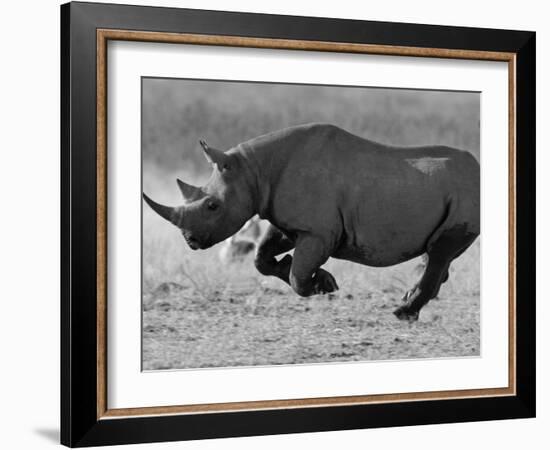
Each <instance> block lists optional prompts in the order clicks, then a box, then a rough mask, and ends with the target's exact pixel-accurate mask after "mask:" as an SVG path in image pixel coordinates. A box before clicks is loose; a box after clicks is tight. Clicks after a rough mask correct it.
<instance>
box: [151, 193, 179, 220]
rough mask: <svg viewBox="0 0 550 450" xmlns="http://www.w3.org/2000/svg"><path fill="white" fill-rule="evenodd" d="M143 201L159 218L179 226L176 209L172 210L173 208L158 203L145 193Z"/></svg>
mask: <svg viewBox="0 0 550 450" xmlns="http://www.w3.org/2000/svg"><path fill="white" fill-rule="evenodd" d="M143 199H144V200H145V201H146V202H147V204H148V205H149V206H150V207H151V209H152V210H153V211H155V212H156V213H157V214H158V215H159V216H161V217H162V218H164V219H166V220H168V221H169V222H171V223H173V224H174V225H177V222H178V221H177V214H176V208H172V207H171V206H164V205H161V204H160V203H157V202H155V201H153V200H151V199H150V198H149V197H147V195H145V193H143Z"/></svg>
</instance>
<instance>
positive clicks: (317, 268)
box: [290, 236, 338, 297]
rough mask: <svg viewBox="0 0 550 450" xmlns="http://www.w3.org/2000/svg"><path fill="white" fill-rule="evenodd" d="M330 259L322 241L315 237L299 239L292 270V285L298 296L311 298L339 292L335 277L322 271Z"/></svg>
mask: <svg viewBox="0 0 550 450" xmlns="http://www.w3.org/2000/svg"><path fill="white" fill-rule="evenodd" d="M328 257H329V250H328V246H327V245H326V244H325V242H323V240H322V239H320V238H318V237H315V236H300V237H299V238H298V240H297V242H296V249H295V250H294V257H293V259H292V266H291V268H290V285H291V286H292V289H294V291H295V292H296V293H297V294H298V295H300V296H302V297H309V296H311V295H316V294H326V293H329V292H334V291H336V290H338V285H337V284H336V280H335V279H334V277H333V276H332V275H331V274H330V273H329V272H327V271H326V270H323V269H321V266H322V265H323V264H324V263H325V262H326V261H327V259H328Z"/></svg>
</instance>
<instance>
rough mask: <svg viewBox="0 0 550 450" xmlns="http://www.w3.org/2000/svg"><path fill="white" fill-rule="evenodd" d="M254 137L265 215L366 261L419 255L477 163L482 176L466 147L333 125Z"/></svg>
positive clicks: (383, 262) (372, 262) (291, 230)
mask: <svg viewBox="0 0 550 450" xmlns="http://www.w3.org/2000/svg"><path fill="white" fill-rule="evenodd" d="M249 144H250V148H253V149H254V157H255V158H256V159H257V161H258V166H259V168H260V171H261V175H260V178H261V180H262V182H261V186H262V187H261V190H262V191H263V195H264V198H265V201H264V211H261V212H260V214H261V215H262V216H263V217H265V218H267V219H268V220H270V221H271V222H272V223H273V224H274V225H276V226H278V227H279V228H281V229H283V230H285V231H287V232H288V233H289V234H294V233H301V232H302V233H312V234H315V235H317V236H321V237H323V238H324V239H325V241H326V244H327V245H329V246H331V248H332V253H333V256H336V257H341V258H344V259H349V260H352V261H356V262H362V263H366V264H369V265H381V266H382V265H388V264H395V263H396V262H400V261H404V260H406V259H408V258H410V257H412V256H416V255H417V254H421V253H422V252H423V251H424V247H425V244H426V241H427V239H428V237H429V235H430V234H431V232H432V231H433V230H434V229H435V228H436V227H437V226H438V224H439V223H441V220H442V217H443V216H444V215H445V211H446V208H447V203H448V201H449V197H450V196H452V195H455V196H456V195H463V194H461V193H460V192H458V191H461V189H462V187H461V186H462V185H464V186H467V189H469V187H468V186H470V183H468V182H466V183H465V181H467V180H465V178H464V177H472V178H474V179H475V178H476V175H475V173H476V165H477V179H478V178H479V165H478V164H477V162H476V161H475V159H473V157H471V156H470V155H468V154H466V153H465V152H460V151H458V150H455V149H451V148H448V147H415V148H399V147H390V146H386V145H383V144H379V143H376V142H373V141H369V140H366V139H363V138H361V137H358V136H355V135H353V134H351V133H349V132H347V131H345V130H342V129H340V128H338V127H336V126H333V125H325V124H312V125H306V126H300V127H294V128H290V129H286V130H283V131H282V132H278V133H274V134H271V135H267V136H264V137H261V138H258V139H257V140H254V141H251V142H250V143H249ZM474 184H475V183H474ZM477 190H478V191H479V187H478V188H477ZM474 191H475V188H474ZM470 194H471V196H475V193H474V192H472V193H470ZM470 194H468V195H470ZM478 197H479V194H477V198H478Z"/></svg>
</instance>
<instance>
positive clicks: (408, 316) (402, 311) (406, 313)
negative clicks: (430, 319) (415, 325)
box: [393, 305, 419, 322]
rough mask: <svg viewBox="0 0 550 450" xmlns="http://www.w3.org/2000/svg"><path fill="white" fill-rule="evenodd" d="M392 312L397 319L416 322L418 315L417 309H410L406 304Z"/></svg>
mask: <svg viewBox="0 0 550 450" xmlns="http://www.w3.org/2000/svg"><path fill="white" fill-rule="evenodd" d="M393 313H394V315H395V317H397V318H398V319H399V320H407V321H409V322H416V321H417V320H418V315H419V311H411V310H410V309H409V307H408V305H403V306H400V307H399V308H397V309H396V310H395V311H394V312H393Z"/></svg>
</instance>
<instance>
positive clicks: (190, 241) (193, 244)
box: [182, 233, 212, 250]
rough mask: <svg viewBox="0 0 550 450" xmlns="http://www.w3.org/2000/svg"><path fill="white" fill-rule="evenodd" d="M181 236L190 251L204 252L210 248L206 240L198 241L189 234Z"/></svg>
mask: <svg viewBox="0 0 550 450" xmlns="http://www.w3.org/2000/svg"><path fill="white" fill-rule="evenodd" d="M182 234H183V238H184V239H185V242H187V245H188V246H189V248H190V249H191V250H205V249H207V248H209V247H212V244H211V243H209V240H208V239H198V238H197V237H195V236H193V235H189V234H184V233H182Z"/></svg>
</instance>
